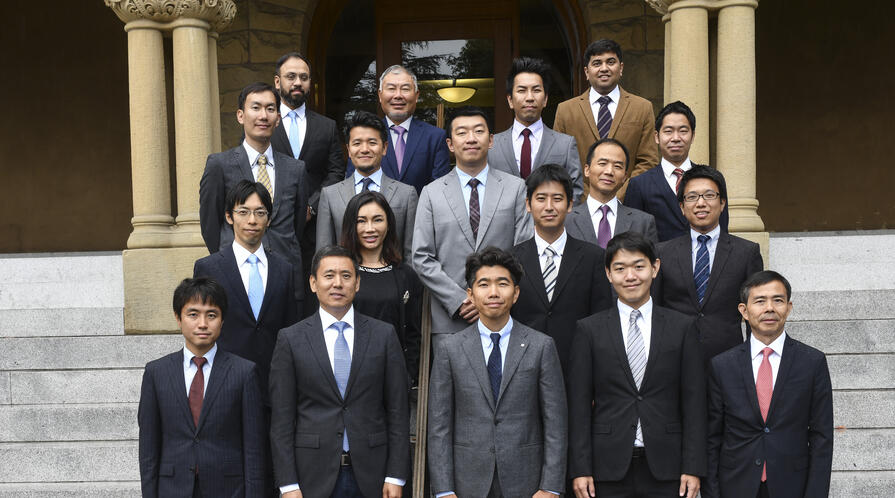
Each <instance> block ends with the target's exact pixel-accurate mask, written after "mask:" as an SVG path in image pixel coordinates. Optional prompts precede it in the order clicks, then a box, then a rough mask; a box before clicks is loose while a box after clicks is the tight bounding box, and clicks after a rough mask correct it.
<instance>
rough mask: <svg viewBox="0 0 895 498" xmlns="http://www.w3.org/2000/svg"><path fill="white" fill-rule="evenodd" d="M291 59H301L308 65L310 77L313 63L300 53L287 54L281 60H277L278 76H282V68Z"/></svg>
mask: <svg viewBox="0 0 895 498" xmlns="http://www.w3.org/2000/svg"><path fill="white" fill-rule="evenodd" d="M289 59H299V60H301V61H302V62H304V63H305V64H307V65H308V75H310V74H311V61H309V60H308V58H307V57H305V56H303V55H301V54H300V53H298V52H289V53H287V54H283V55H282V56H281V57H280V58H279V59H277V73H276V74H277V76H279V75H280V68H281V67H283V64H285V63H286V61H288V60H289Z"/></svg>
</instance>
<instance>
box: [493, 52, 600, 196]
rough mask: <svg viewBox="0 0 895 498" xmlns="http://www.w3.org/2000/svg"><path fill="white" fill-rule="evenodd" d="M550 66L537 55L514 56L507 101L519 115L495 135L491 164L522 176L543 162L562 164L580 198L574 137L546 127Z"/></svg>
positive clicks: (582, 190)
mask: <svg viewBox="0 0 895 498" xmlns="http://www.w3.org/2000/svg"><path fill="white" fill-rule="evenodd" d="M549 76H550V71H549V68H548V67H547V65H546V64H544V63H543V62H542V61H540V60H538V59H532V58H530V57H520V58H518V59H513V66H512V68H510V74H509V75H508V76H507V103H508V104H509V105H510V109H512V110H513V114H515V115H516V119H515V120H514V121H513V127H512V128H510V129H508V130H506V131H502V132H500V133H498V134H496V135H494V147H493V148H492V149H491V150H490V151H489V152H488V164H490V165H491V167H493V168H494V169H497V170H500V171H504V172H506V173H510V174H511V175H516V176H521V177H522V179H526V178H528V175H529V174H531V172H532V171H534V169H535V168H537V167H538V166H541V165H542V164H559V165H560V166H562V167H563V168H565V169H566V171H568V172H569V176H570V177H572V198H573V199H574V201H575V203H578V202H581V197H582V196H583V195H584V189H583V188H582V186H581V161H580V159H579V158H578V144H577V143H576V142H575V138H573V137H571V136H569V135H566V134H564V133H559V132H556V131H553V130H551V129H550V128H547V126H546V125H545V124H544V121H543V120H542V119H541V113H542V112H543V111H544V107H546V106H547V91H548V78H549Z"/></svg>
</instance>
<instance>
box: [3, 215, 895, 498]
mask: <svg viewBox="0 0 895 498" xmlns="http://www.w3.org/2000/svg"><path fill="white" fill-rule="evenodd" d="M892 247H895V232H871V233H866V234H857V233H854V232H850V233H849V234H830V233H825V234H773V235H772V237H771V244H770V263H771V268H773V269H775V270H777V271H780V272H781V273H783V275H785V276H786V277H787V278H788V279H790V281H791V282H792V284H793V289H794V293H793V294H794V295H793V302H794V310H793V314H792V315H791V317H790V324H789V326H788V332H789V333H791V335H792V336H793V337H795V338H797V339H799V340H802V341H804V342H806V343H808V344H810V345H812V346H815V347H817V348H819V349H821V350H823V351H824V352H826V353H827V356H828V361H829V366H830V373H831V375H832V380H833V388H834V409H835V419H834V420H835V424H836V426H837V427H838V429H837V431H836V436H835V447H834V460H833V470H834V472H833V488H832V491H831V493H830V494H831V496H833V497H837V498H840V497H841V498H845V497H887V498H888V497H892V496H895V253H893V251H892V249H891V248H892ZM121 271H122V270H121V255H120V254H119V253H90V254H43V255H12V256H0V498H13V497H14V498H25V497H36V496H41V497H51V498H57V497H59V498H61V497H89V498H106V497H113V496H114V497H130V496H139V495H140V492H139V471H138V464H137V442H136V438H137V424H136V418H137V415H136V414H137V402H138V401H139V396H140V379H141V375H142V367H143V365H144V364H145V363H146V362H147V361H149V360H151V359H154V358H157V357H160V356H162V355H164V354H166V353H169V352H171V351H174V350H176V349H178V348H180V347H181V346H182V339H181V338H180V336H179V335H162V336H134V335H129V336H126V335H124V331H123V320H122V307H123V302H124V298H123V287H122V275H121ZM173 286H174V282H172V291H173ZM158 312H159V313H164V314H169V313H171V312H170V310H168V309H163V310H158ZM173 327H174V322H173V319H172V328H173Z"/></svg>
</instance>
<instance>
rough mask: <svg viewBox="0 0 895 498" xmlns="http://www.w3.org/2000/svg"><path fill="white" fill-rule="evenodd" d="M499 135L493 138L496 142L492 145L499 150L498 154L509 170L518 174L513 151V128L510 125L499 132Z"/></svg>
mask: <svg viewBox="0 0 895 498" xmlns="http://www.w3.org/2000/svg"><path fill="white" fill-rule="evenodd" d="M499 137H500V139H499V140H495V141H496V142H497V143H495V144H494V147H495V148H497V149H498V150H499V151H500V156H501V157H503V159H504V160H505V161H506V162H507V164H508V165H509V166H510V171H512V172H513V174H515V175H517V176H518V175H519V174H520V173H519V165H518V164H516V152H515V151H513V128H512V127H510V129H509V130H507V132H506V133H505V134H504V133H501V134H500V135H499Z"/></svg>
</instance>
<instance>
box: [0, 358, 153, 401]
mask: <svg viewBox="0 0 895 498" xmlns="http://www.w3.org/2000/svg"><path fill="white" fill-rule="evenodd" d="M0 375H6V379H7V381H6V390H7V393H8V394H7V404H9V403H11V404H13V405H40V404H55V403H136V402H138V401H140V383H141V380H142V378H143V368H142V367H141V368H134V369H121V370H118V369H104V370H74V371H43V372H39V371H35V372H32V371H25V372H0ZM0 378H2V377H0ZM2 389H3V385H2V382H0V391H2Z"/></svg>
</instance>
